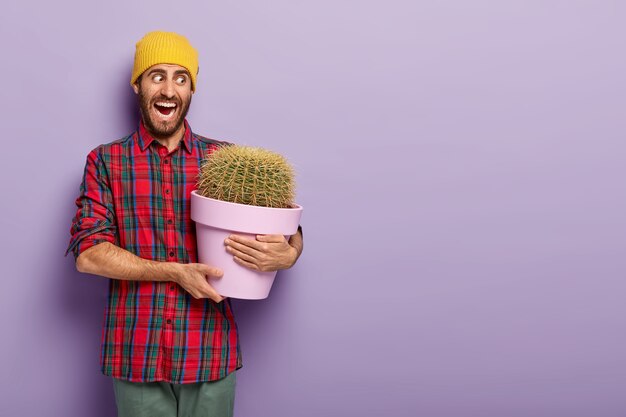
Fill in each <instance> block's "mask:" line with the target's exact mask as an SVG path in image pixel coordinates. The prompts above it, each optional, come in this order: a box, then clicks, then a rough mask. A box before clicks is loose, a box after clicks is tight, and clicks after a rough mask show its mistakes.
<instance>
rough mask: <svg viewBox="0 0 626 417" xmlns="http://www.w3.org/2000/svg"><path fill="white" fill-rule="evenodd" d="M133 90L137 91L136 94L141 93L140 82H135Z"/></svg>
mask: <svg viewBox="0 0 626 417" xmlns="http://www.w3.org/2000/svg"><path fill="white" fill-rule="evenodd" d="M133 91H135V94H139V84H137V82H135V83H134V84H133Z"/></svg>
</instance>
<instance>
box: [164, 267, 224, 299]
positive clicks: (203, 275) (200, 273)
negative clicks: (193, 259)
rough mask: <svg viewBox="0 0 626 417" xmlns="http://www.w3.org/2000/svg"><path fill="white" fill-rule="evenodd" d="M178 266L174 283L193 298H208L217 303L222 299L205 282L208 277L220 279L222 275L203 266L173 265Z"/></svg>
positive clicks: (219, 271)
mask: <svg viewBox="0 0 626 417" xmlns="http://www.w3.org/2000/svg"><path fill="white" fill-rule="evenodd" d="M175 265H177V266H178V270H177V273H176V275H175V277H176V279H175V282H177V283H178V285H180V286H181V287H183V288H184V289H185V291H187V292H188V293H189V294H191V295H192V296H193V298H196V299H198V298H210V299H211V300H213V301H215V302H216V303H219V302H220V301H222V300H223V299H224V297H222V296H221V295H219V294H218V293H217V292H216V291H215V289H214V288H213V287H212V286H211V285H210V284H209V282H208V281H207V278H208V276H212V277H216V278H220V277H221V276H222V275H224V273H223V272H222V271H221V270H220V269H218V268H213V267H210V266H208V265H205V264H175Z"/></svg>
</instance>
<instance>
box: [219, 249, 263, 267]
mask: <svg viewBox="0 0 626 417" xmlns="http://www.w3.org/2000/svg"><path fill="white" fill-rule="evenodd" d="M226 252H228V253H230V254H231V255H233V256H236V257H238V258H239V259H242V260H244V261H246V262H250V263H255V261H256V258H254V257H253V256H250V255H248V254H247V253H244V252H241V251H238V250H237V249H235V248H233V247H232V246H226ZM255 252H256V251H255ZM257 253H259V252H257Z"/></svg>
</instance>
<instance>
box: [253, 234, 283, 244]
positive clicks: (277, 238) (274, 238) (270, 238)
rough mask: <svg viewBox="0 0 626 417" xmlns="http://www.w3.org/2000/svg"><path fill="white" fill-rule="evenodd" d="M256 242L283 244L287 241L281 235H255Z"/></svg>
mask: <svg viewBox="0 0 626 417" xmlns="http://www.w3.org/2000/svg"><path fill="white" fill-rule="evenodd" d="M256 240H258V241H259V242H267V243H284V242H286V241H287V239H285V236H283V235H257V236H256Z"/></svg>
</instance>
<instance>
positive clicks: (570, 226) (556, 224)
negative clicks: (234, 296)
mask: <svg viewBox="0 0 626 417" xmlns="http://www.w3.org/2000/svg"><path fill="white" fill-rule="evenodd" d="M625 21H626V3H624V2H622V1H617V0H615V1H608V0H606V1H603V0H589V1H576V0H570V1H564V0H562V1H556V0H509V1H495V0H493V1H486V0H474V1H464V0H447V1H435V0H429V1H408V0H407V1H391V2H382V1H381V2H369V1H365V2H364V1H356V0H354V1H352V0H350V1H340V2H337V1H328V0H318V1H315V2H312V1H311V2H301V1H294V0H270V1H265V2H256V1H249V0H246V1H237V2H219V3H218V2H208V1H194V2H185V1H178V2H155V1H144V0H142V1H136V2H132V4H126V2H121V1H108V2H100V3H99V6H94V5H93V3H92V2H78V1H69V0H61V1H55V2H30V1H22V2H17V1H13V2H8V3H6V4H3V6H2V10H1V11H0V47H1V48H0V50H1V51H2V64H1V65H0V75H1V80H2V88H1V95H2V99H1V100H0V117H1V118H2V120H1V122H2V125H1V129H2V137H3V141H2V144H3V147H2V152H1V154H2V164H0V174H1V178H2V195H3V198H2V216H1V217H0V219H1V220H2V234H1V239H2V241H1V242H2V251H1V254H2V277H3V282H2V286H1V290H0V317H2V319H3V320H2V322H3V325H4V329H3V330H2V342H1V343H0V358H1V359H0V360H1V361H2V362H1V364H0V365H1V368H0V369H1V373H2V377H1V382H0V393H1V397H2V401H0V415H2V416H26V417H30V416H43V415H48V416H64V417H83V416H94V417H104V416H112V415H114V409H115V408H114V403H113V395H112V392H111V391H112V390H111V385H110V381H109V380H108V379H107V378H106V377H103V376H101V375H100V374H99V364H98V357H99V343H100V324H101V318H102V309H103V305H104V302H105V288H106V281H105V280H104V279H102V278H97V277H94V276H89V275H82V274H78V273H77V272H75V271H74V268H73V262H72V259H71V258H64V257H63V252H64V250H65V247H66V245H67V242H68V238H69V234H68V229H69V223H70V219H71V217H72V215H73V212H74V206H73V200H74V198H75V197H76V195H77V192H78V185H79V182H80V178H81V175H82V170H83V166H84V161H85V156H86V154H87V153H88V151H89V150H91V149H92V148H94V147H95V146H97V145H98V144H100V143H103V142H109V141H112V140H114V139H117V138H119V137H121V136H123V135H125V134H127V133H129V132H130V131H132V130H133V129H134V127H135V123H136V117H137V115H136V110H135V102H134V97H133V94H132V91H131V89H130V87H129V85H128V78H129V76H130V69H131V64H132V56H133V53H134V43H135V42H136V41H137V40H138V39H139V38H140V37H141V36H142V35H143V34H144V33H145V32H147V31H149V30H154V29H165V30H174V31H179V32H181V33H183V34H185V35H186V36H188V37H189V38H190V40H191V41H192V42H193V43H194V45H195V46H196V47H197V49H199V51H200V55H201V64H200V66H201V71H200V74H199V81H198V91H197V94H196V95H195V96H194V99H193V104H192V110H191V112H190V115H189V120H190V122H191V125H192V127H193V129H194V130H195V131H197V132H198V133H202V134H205V135H208V136H211V137H214V138H219V139H224V140H231V141H235V142H238V143H243V144H250V145H259V146H264V147H267V148H270V149H273V150H276V151H279V152H281V153H284V154H285V155H286V156H288V158H289V159H290V160H291V161H292V162H293V163H294V164H295V165H296V167H297V170H298V172H299V177H298V180H299V194H298V201H299V203H301V204H302V205H303V206H304V207H305V212H304V216H303V225H304V233H305V253H304V255H303V256H302V258H301V260H300V262H299V263H298V264H297V265H296V266H295V267H294V268H293V269H292V270H290V271H288V272H285V273H281V274H280V276H279V278H278V280H277V283H276V284H275V288H274V289H273V292H272V294H271V296H270V298H269V299H268V300H266V301H260V302H237V305H236V313H237V316H238V321H239V325H240V330H241V337H242V347H243V350H244V363H245V365H244V368H243V369H242V370H241V371H240V372H239V374H238V378H239V379H238V393H237V395H238V397H237V404H236V415H237V416H239V417H244V416H254V417H264V416H268V417H269V416H272V417H283V416H284V417H293V416H302V417H308V416H360V417H365V416H380V415H393V416H399V417H401V416H415V415H418V416H427V417H459V416H462V417H474V416H475V417H502V416H506V417H517V416H524V417H529V416H532V417H561V416H563V417H578V416H580V417H589V416H594V417H611V416H615V417H618V416H624V415H626V396H624V387H625V386H626V332H625V325H626V303H624V296H625V294H626V281H625V280H624V275H625V272H626V251H625V249H626V248H625V246H626V245H625V232H626V221H625V216H624V214H625V212H626V195H625V188H624V178H625V174H626V172H625V171H626V163H625V162H626V144H625V143H624V137H625V135H624V133H625V132H626V129H625V128H626V117H624V109H625V104H626V86H625V83H624V79H625V78H624V77H625V74H626V58H625V57H626V54H625V51H626V26H625V25H624V22H625Z"/></svg>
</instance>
